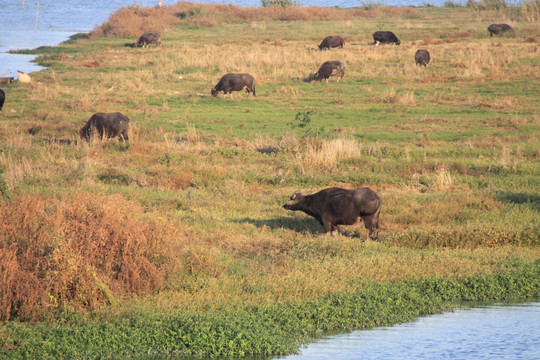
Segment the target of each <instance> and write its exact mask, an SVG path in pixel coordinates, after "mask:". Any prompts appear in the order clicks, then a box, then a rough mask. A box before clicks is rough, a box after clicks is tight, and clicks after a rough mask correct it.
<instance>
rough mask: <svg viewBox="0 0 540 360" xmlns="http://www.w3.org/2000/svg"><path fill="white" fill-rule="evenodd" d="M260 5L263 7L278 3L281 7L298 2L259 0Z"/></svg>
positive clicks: (289, 0)
mask: <svg viewBox="0 0 540 360" xmlns="http://www.w3.org/2000/svg"><path fill="white" fill-rule="evenodd" d="M261 5H262V6H263V7H267V6H272V5H280V6H282V7H287V6H299V5H300V2H299V1H295V0H261Z"/></svg>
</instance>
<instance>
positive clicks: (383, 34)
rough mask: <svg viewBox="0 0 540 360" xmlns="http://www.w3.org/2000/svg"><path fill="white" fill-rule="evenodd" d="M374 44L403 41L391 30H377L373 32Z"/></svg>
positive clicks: (397, 43)
mask: <svg viewBox="0 0 540 360" xmlns="http://www.w3.org/2000/svg"><path fill="white" fill-rule="evenodd" d="M373 44H375V45H379V44H396V45H399V44H401V41H399V39H398V38H397V37H396V35H394V33H393V32H391V31H375V32H374V33H373Z"/></svg>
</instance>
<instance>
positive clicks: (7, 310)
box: [0, 193, 168, 320]
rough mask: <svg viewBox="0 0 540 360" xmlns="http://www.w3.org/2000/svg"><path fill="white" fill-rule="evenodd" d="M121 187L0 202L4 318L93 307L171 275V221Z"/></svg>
mask: <svg viewBox="0 0 540 360" xmlns="http://www.w3.org/2000/svg"><path fill="white" fill-rule="evenodd" d="M142 213H143V211H142V209H140V206H139V205H137V204H136V203H133V202H130V201H128V200H126V199H125V198H123V197H122V196H120V195H109V196H100V195H99V196H96V195H93V194H89V193H80V194H77V195H74V196H69V197H67V198H65V199H60V198H56V197H47V196H37V197H36V196H24V197H21V198H17V199H14V200H13V201H8V202H3V203H2V204H0V319H2V320H6V319H10V318H14V317H17V318H20V319H31V318H36V317H39V315H40V313H41V314H43V313H46V312H49V311H51V310H54V309H56V308H61V307H65V306H71V307H74V308H86V309H91V308H94V307H96V306H97V305H99V304H103V303H111V302H114V301H115V298H116V297H117V296H121V295H125V294H131V293H141V292H149V291H152V290H155V289H157V288H159V287H160V286H161V285H162V284H163V281H164V273H165V271H164V270H165V266H166V265H167V263H168V256H167V255H166V253H165V252H164V251H163V245H164V239H165V238H166V237H165V234H166V233H167V232H168V228H167V226H166V225H164V224H158V223H156V222H154V221H149V220H147V219H146V218H143V217H142V216H141V215H140V214H142Z"/></svg>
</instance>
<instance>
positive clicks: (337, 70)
mask: <svg viewBox="0 0 540 360" xmlns="http://www.w3.org/2000/svg"><path fill="white" fill-rule="evenodd" d="M330 76H336V77H337V81H338V82H339V79H341V78H342V77H343V76H345V65H343V63H342V62H341V61H327V62H325V63H323V64H322V65H321V67H320V68H319V71H317V72H316V73H315V75H314V76H313V78H314V79H315V80H319V81H320V80H323V79H324V80H325V81H326V82H328V78H329V77H330Z"/></svg>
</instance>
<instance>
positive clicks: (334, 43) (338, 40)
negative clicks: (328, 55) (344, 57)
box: [319, 36, 345, 50]
mask: <svg viewBox="0 0 540 360" xmlns="http://www.w3.org/2000/svg"><path fill="white" fill-rule="evenodd" d="M343 45H345V40H343V38H342V37H341V36H327V37H325V38H324V40H323V41H322V43H321V45H319V50H323V49H331V48H336V47H340V48H343Z"/></svg>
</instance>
